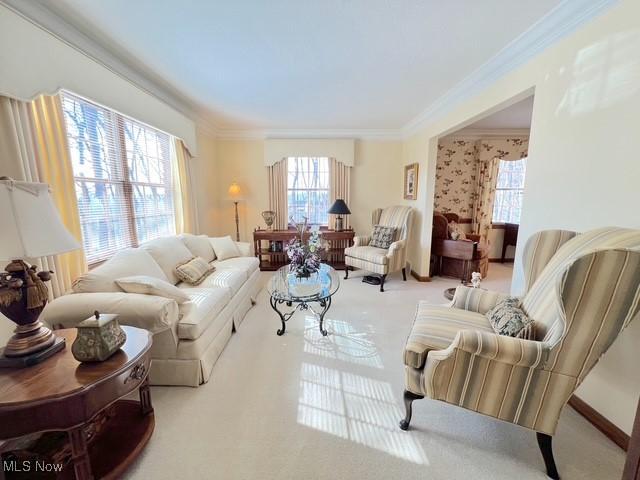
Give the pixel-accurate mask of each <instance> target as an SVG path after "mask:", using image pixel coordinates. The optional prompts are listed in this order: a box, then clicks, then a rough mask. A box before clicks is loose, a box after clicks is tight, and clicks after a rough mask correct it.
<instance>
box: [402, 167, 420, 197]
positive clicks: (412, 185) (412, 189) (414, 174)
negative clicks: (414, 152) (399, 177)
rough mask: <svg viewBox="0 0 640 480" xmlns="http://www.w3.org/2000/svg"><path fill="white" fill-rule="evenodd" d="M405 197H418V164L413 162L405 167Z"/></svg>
mask: <svg viewBox="0 0 640 480" xmlns="http://www.w3.org/2000/svg"><path fill="white" fill-rule="evenodd" d="M404 199H405V200H417V199H418V164H417V163H412V164H411V165H406V166H405V167H404Z"/></svg>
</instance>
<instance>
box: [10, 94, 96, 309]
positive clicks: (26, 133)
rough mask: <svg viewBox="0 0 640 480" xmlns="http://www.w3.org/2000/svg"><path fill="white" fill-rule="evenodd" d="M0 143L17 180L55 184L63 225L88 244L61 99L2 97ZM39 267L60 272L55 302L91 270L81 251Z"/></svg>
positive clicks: (54, 279)
mask: <svg viewBox="0 0 640 480" xmlns="http://www.w3.org/2000/svg"><path fill="white" fill-rule="evenodd" d="M0 144H1V145H2V150H0V154H1V155H2V156H3V158H8V159H9V164H10V166H9V172H10V175H11V176H13V177H14V178H15V179H16V180H24V181H28V182H43V183H48V184H49V185H50V186H51V197H52V199H53V202H54V204H55V205H56V207H57V208H58V211H59V212H60V218H61V219H62V222H63V224H64V225H65V227H66V228H67V230H69V232H70V233H71V234H72V235H73V236H74V237H75V238H76V239H77V240H78V242H79V243H80V244H82V228H81V225H80V217H79V215H78V206H77V202H76V193H75V185H74V180H73V168H72V165H71V158H70V156H69V150H68V148H67V137H66V134H65V130H64V119H63V114H62V108H61V104H60V97H59V96H57V95H56V96H41V97H38V98H37V99H36V100H34V101H32V102H22V101H19V100H15V99H10V98H7V97H0ZM3 174H4V173H3ZM36 264H37V265H38V266H39V268H42V269H45V270H52V271H53V272H54V274H53V275H52V278H51V288H49V296H50V297H51V298H56V297H59V296H61V295H63V294H64V293H65V292H66V291H68V290H69V289H70V288H71V284H72V282H73V280H75V279H76V278H77V277H78V276H80V275H81V274H83V273H84V272H85V271H86V270H87V262H86V260H85V257H84V252H83V251H82V250H81V249H79V250H76V251H73V252H69V253H65V254H62V255H56V256H49V257H43V258H41V259H39V260H38V261H37V262H36Z"/></svg>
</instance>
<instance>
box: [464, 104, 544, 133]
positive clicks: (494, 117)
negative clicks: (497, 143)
mask: <svg viewBox="0 0 640 480" xmlns="http://www.w3.org/2000/svg"><path fill="white" fill-rule="evenodd" d="M532 113H533V96H531V97H527V98H525V99H524V100H520V101H519V102H517V103H514V104H513V105H511V106H510V107H507V108H505V109H503V110H500V111H499V112H495V113H493V114H491V115H489V116H487V117H484V118H483V119H481V120H478V121H477V122H474V123H472V124H471V125H468V126H467V127H465V128H464V129H463V131H466V130H500V129H530V128H531V114H532Z"/></svg>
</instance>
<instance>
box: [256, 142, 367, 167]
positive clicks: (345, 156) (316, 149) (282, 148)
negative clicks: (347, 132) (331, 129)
mask: <svg viewBox="0 0 640 480" xmlns="http://www.w3.org/2000/svg"><path fill="white" fill-rule="evenodd" d="M354 148H355V147H354V141H353V140H352V139H342V138H340V139H324V138H322V139H267V140H265V141H264V164H265V165H266V166H267V167H270V166H271V165H273V164H275V163H277V162H279V161H280V160H282V159H283V158H287V157H329V158H335V159H336V160H337V161H338V162H340V163H342V164H344V165H345V166H347V167H352V166H353V163H354V160H353V159H354Z"/></svg>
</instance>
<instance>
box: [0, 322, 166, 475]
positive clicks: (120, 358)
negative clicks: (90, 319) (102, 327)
mask: <svg viewBox="0 0 640 480" xmlns="http://www.w3.org/2000/svg"><path fill="white" fill-rule="evenodd" d="M122 328H123V329H124V331H125V332H126V334H127V341H126V342H125V344H124V345H123V346H122V348H121V349H120V350H119V351H118V352H116V353H115V354H114V355H112V356H111V357H110V358H108V359H107V360H105V361H104V362H96V363H79V362H78V361H77V360H76V359H75V358H73V355H72V353H71V344H72V343H73V340H74V339H75V337H76V332H77V330H76V329H65V330H57V331H55V332H54V333H55V335H57V336H59V337H64V338H65V340H66V342H67V346H66V348H65V350H63V351H62V352H60V353H57V354H55V355H54V356H52V357H51V358H49V359H47V360H45V361H44V362H42V363H40V364H38V365H35V366H33V367H27V368H21V369H13V368H2V369H0V439H1V440H0V454H2V452H8V451H15V450H16V445H19V443H20V437H24V436H26V435H32V434H35V433H44V432H66V434H67V438H68V441H67V442H61V443H62V446H61V447H60V450H62V453H61V454H60V456H59V457H58V458H63V457H64V458H67V459H68V458H69V457H70V458H71V462H68V466H65V467H64V469H63V471H62V472H60V473H58V474H57V475H56V477H57V478H74V476H75V478H76V479H81V480H87V479H93V478H107V479H113V478H118V477H120V476H121V475H122V473H123V472H124V471H125V470H126V469H127V467H128V466H129V465H130V464H131V463H132V461H133V460H134V459H135V458H136V457H137V456H138V455H139V454H140V452H141V451H142V449H143V448H144V446H145V445H146V444H147V442H148V440H149V438H150V437H151V434H152V432H153V428H154V425H155V421H154V416H153V407H152V406H151V395H150V392H149V381H148V374H149V367H150V365H151V357H150V355H149V349H150V347H151V334H150V333H149V332H147V331H146V330H142V329H139V328H133V327H122ZM136 389H138V390H139V396H140V401H139V402H138V401H135V400H123V399H122V398H123V397H124V396H126V395H127V394H129V393H131V392H133V391H134V390H136ZM65 449H66V453H67V455H66V457H65ZM0 466H1V464H0ZM13 466H15V467H16V468H20V467H21V464H16V465H13ZM7 468H9V469H11V468H12V464H11V463H10V462H5V463H4V475H5V476H6V477H7V478H11V476H12V472H11V471H7ZM14 472H15V469H14ZM32 472H35V466H34V469H33V470H32ZM23 473H24V470H23ZM16 476H20V475H17V474H16ZM2 477H3V474H2V471H0V478H2ZM23 478H24V477H23Z"/></svg>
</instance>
